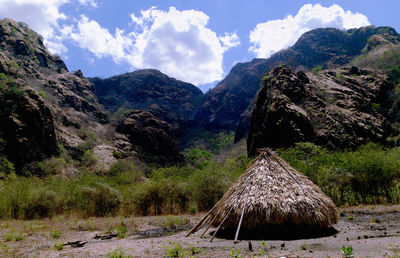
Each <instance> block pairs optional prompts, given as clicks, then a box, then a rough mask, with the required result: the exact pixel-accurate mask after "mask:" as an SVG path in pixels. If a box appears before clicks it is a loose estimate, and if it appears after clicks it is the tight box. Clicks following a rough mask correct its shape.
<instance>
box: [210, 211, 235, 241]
mask: <svg viewBox="0 0 400 258" xmlns="http://www.w3.org/2000/svg"><path fill="white" fill-rule="evenodd" d="M232 209H233V205H232V207H231V208H230V209H229V211H228V213H227V214H226V215H225V217H224V219H223V220H222V221H221V223H220V224H219V225H218V227H217V229H216V230H215V232H214V234H213V236H212V238H211V240H210V242H212V241H213V240H214V237H215V236H216V235H217V232H218V230H219V229H220V228H221V226H222V224H223V223H224V222H225V220H226V218H228V215H229V213H231V210H232Z"/></svg>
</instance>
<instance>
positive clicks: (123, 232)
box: [117, 223, 128, 238]
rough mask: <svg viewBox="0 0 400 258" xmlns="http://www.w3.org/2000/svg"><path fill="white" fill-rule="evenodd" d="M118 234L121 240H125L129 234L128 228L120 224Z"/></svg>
mask: <svg viewBox="0 0 400 258" xmlns="http://www.w3.org/2000/svg"><path fill="white" fill-rule="evenodd" d="M117 233H118V237H119V238H125V237H126V233H128V229H127V228H126V226H125V225H124V224H123V223H120V224H119V225H118V226H117Z"/></svg>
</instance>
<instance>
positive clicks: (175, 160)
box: [117, 110, 184, 165]
mask: <svg viewBox="0 0 400 258" xmlns="http://www.w3.org/2000/svg"><path fill="white" fill-rule="evenodd" d="M117 132H118V133H120V134H124V135H126V136H127V137H128V139H129V142H130V143H131V148H132V150H133V151H134V152H136V153H137V154H138V155H139V157H141V158H142V159H143V160H144V161H146V162H152V163H157V164H161V165H173V164H179V163H182V162H183V161H184V157H183V155H182V154H180V153H179V148H178V145H177V143H176V141H175V139H174V138H173V136H172V135H173V133H172V129H171V126H170V125H169V124H168V123H166V122H165V121H162V120H160V119H159V118H157V117H156V116H154V115H153V114H152V113H150V112H148V111H142V110H134V111H132V112H131V113H129V114H128V115H127V116H126V118H125V119H124V120H122V121H121V122H120V123H119V124H118V126H117Z"/></svg>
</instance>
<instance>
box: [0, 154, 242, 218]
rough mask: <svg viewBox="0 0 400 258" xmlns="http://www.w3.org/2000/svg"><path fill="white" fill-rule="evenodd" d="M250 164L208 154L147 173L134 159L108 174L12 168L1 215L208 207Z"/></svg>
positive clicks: (2, 190) (0, 185)
mask: <svg viewBox="0 0 400 258" xmlns="http://www.w3.org/2000/svg"><path fill="white" fill-rule="evenodd" d="M203 154H204V153H202V155H203ZM246 166H247V162H246V159H245V158H243V157H241V158H237V159H231V160H227V161H226V162H223V163H218V162H214V161H211V160H207V161H206V162H204V161H202V162H201V164H191V165H190V166H187V167H169V168H158V169H153V170H152V171H151V173H150V175H149V176H148V177H145V176H144V173H143V171H141V170H140V169H139V168H137V167H135V165H134V164H133V163H131V162H129V161H118V162H117V163H115V164H114V165H113V166H111V168H110V171H109V173H107V174H106V175H98V174H96V173H95V171H90V169H87V167H83V168H81V171H80V173H78V174H77V175H75V176H71V177H60V176H59V175H52V174H49V175H48V176H47V177H42V178H38V177H33V176H31V177H18V176H16V175H15V173H7V174H8V175H6V176H5V177H4V179H3V180H0V218H14V219H35V218H43V217H51V216H54V215H57V214H76V215H78V216H81V217H90V216H111V215H117V214H120V215H132V214H141V215H153V214H154V215H159V214H178V213H185V212H189V211H192V210H195V211H199V210H200V211H201V210H207V209H208V208H210V207H211V206H212V205H214V203H215V202H216V201H217V200H218V199H219V198H221V196H222V195H223V193H224V192H225V190H226V189H227V188H228V187H229V185H230V183H231V182H232V180H233V179H234V178H236V177H237V176H239V175H240V174H241V173H242V172H243V171H244V170H245V168H246Z"/></svg>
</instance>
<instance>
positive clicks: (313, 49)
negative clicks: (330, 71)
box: [196, 26, 399, 140]
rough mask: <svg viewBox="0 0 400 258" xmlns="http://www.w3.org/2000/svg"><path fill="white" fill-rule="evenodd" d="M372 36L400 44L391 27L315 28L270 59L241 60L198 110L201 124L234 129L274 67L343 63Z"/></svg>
mask: <svg viewBox="0 0 400 258" xmlns="http://www.w3.org/2000/svg"><path fill="white" fill-rule="evenodd" d="M372 36H374V37H382V38H387V39H388V38H391V40H392V42H393V44H398V43H397V41H398V39H399V35H398V34H397V33H396V31H395V30H394V29H392V28H390V27H377V28H376V27H373V26H369V27H364V28H360V29H351V30H348V31H342V30H338V29H333V28H325V29H315V30H312V31H309V32H307V33H305V34H304V35H303V36H302V37H301V38H300V39H299V40H298V41H297V42H296V44H295V45H294V46H292V47H291V48H288V49H286V50H282V51H280V52H278V53H276V54H274V55H272V56H271V57H270V58H268V59H254V60H253V61H251V62H248V63H239V64H237V65H236V66H235V67H234V68H232V70H231V72H230V73H229V74H228V76H227V77H226V78H225V79H224V80H223V81H222V82H221V83H220V84H218V85H217V86H216V87H215V88H214V89H212V90H210V91H209V92H208V93H207V94H206V95H205V97H204V102H203V104H202V106H201V107H200V109H199V111H198V112H197V114H196V123H197V125H198V126H202V127H205V128H208V129H210V130H234V129H235V128H236V125H237V123H238V121H239V120H240V116H241V115H242V114H243V112H244V111H245V110H246V108H247V107H248V106H249V104H250V103H251V101H252V100H253V99H254V97H255V95H256V93H257V91H258V90H259V88H260V85H261V79H262V77H263V75H264V74H265V73H266V72H268V71H269V70H270V69H273V68H274V67H276V66H278V65H280V64H285V65H287V66H289V67H290V68H292V69H294V70H303V71H307V70H311V69H312V68H314V67H316V66H319V65H321V66H322V67H323V68H335V67H339V66H342V65H344V64H347V63H349V62H350V61H351V60H353V59H354V58H355V57H357V56H358V55H360V54H361V53H362V51H363V49H365V51H367V52H368V49H367V48H366V47H367V46H370V45H371V44H372V43H371V42H372V41H371V40H370V39H371V37H372ZM246 119H247V120H246ZM247 121H248V117H244V118H243V121H242V124H241V125H239V127H241V128H246V126H245V125H244V124H243V123H246V122H247ZM247 127H248V126H247ZM240 134H241V135H242V136H245V135H246V134H247V131H246V130H244V131H243V130H242V129H239V135H240ZM236 139H237V140H238V139H239V137H236Z"/></svg>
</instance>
